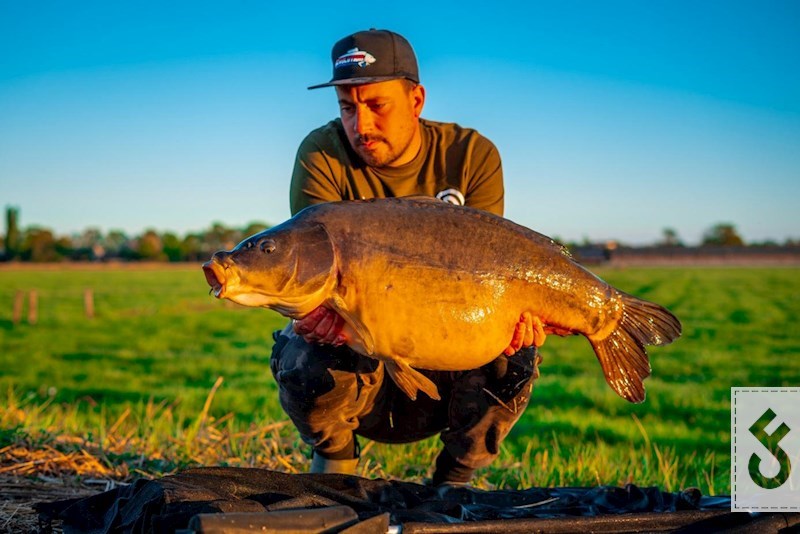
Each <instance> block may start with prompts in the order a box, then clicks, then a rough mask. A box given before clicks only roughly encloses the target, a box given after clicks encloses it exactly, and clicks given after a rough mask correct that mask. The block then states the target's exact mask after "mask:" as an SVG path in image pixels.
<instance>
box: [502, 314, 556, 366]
mask: <svg viewBox="0 0 800 534" xmlns="http://www.w3.org/2000/svg"><path fill="white" fill-rule="evenodd" d="M545 339H547V334H545V329H544V324H542V320H541V319H539V318H538V317H534V316H532V315H531V314H530V312H524V313H523V314H522V315H520V316H519V322H518V323H517V326H516V327H515V328H514V335H513V336H512V337H511V342H510V343H509V344H508V347H507V348H506V350H504V351H503V354H505V355H506V356H511V355H512V354H515V353H516V352H517V351H518V350H519V349H521V348H522V347H530V346H531V345H535V346H536V347H541V346H542V345H544V340H545Z"/></svg>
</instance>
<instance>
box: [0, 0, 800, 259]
mask: <svg viewBox="0 0 800 534" xmlns="http://www.w3.org/2000/svg"><path fill="white" fill-rule="evenodd" d="M429 4H430V5H426V4H425V3H408V2H403V3H399V2H398V3H395V4H391V5H390V6H389V7H380V5H379V4H377V3H375V4H371V3H352V4H342V3H341V2H326V3H315V2H292V3H290V2H280V3H272V2H255V1H238V2H218V3H214V2H200V1H195V2H159V3H151V2H136V3H133V2H88V1H86V2H63V1H62V2H22V1H12V0H0V203H1V204H2V205H3V206H5V205H14V206H18V207H19V208H20V209H21V218H22V221H21V222H22V224H23V226H27V225H32V224H38V225H42V226H45V227H49V228H52V229H53V230H55V231H56V232H57V233H58V234H68V233H72V232H78V231H81V230H83V229H85V228H88V227H97V228H100V229H102V230H103V231H107V230H110V229H122V230H124V231H126V232H128V233H130V234H135V233H139V232H141V231H142V230H144V229H146V228H155V229H157V230H159V231H166V230H171V231H175V232H178V233H179V234H184V233H186V232H188V231H195V230H201V229H203V228H206V227H208V225H209V224H210V223H211V222H212V221H220V222H223V223H225V224H228V225H231V226H244V225H245V224H247V223H248V222H250V221H256V220H260V221H266V222H269V223H278V222H281V221H282V220H284V219H285V218H287V217H288V216H289V209H288V185H289V178H290V174H291V169H292V164H293V161H294V155H295V151H296V148H297V146H298V144H299V143H300V141H301V140H302V138H303V137H304V136H305V134H307V133H308V132H309V131H310V130H312V129H313V128H315V127H317V126H320V125H322V124H323V123H325V122H327V121H328V120H329V119H331V118H333V117H334V116H336V113H337V106H336V102H335V98H334V94H333V90H332V89H324V90H317V91H307V90H306V87H307V86H308V85H311V84H314V83H319V82H322V81H326V80H327V79H328V78H329V77H330V65H329V60H328V57H329V53H330V47H331V45H332V44H333V42H335V41H336V40H337V39H339V38H340V37H342V36H344V35H345V34H347V33H350V32H353V31H357V30H360V29H366V28H369V27H379V28H389V29H393V30H395V31H398V32H400V33H402V34H403V35H405V36H406V37H407V38H408V39H409V40H410V41H411V43H412V45H413V46H414V48H415V50H416V52H417V55H418V57H419V63H420V71H421V77H422V83H423V84H424V85H425V86H426V89H427V95H428V98H427V103H426V107H425V111H424V113H423V116H425V117H427V118H429V119H433V120H442V121H454V122H459V123H461V124H462V125H464V126H470V127H473V128H476V129H478V130H479V131H480V132H482V133H483V134H485V135H486V136H487V137H489V138H490V139H492V141H494V143H495V144H496V145H497V147H498V149H499V150H500V153H501V156H502V158H503V164H504V170H505V177H506V216H507V217H508V218H510V219H512V220H514V221H517V222H519V223H521V224H524V225H526V226H528V227H530V228H533V229H535V230H538V231H540V232H543V233H545V234H548V235H551V236H555V237H559V238H561V239H566V240H582V239H584V238H588V239H592V240H603V239H609V238H616V239H619V240H621V241H623V242H627V243H633V244H638V243H649V242H654V241H656V240H658V239H659V238H661V236H662V233H663V229H664V228H666V227H671V228H674V229H675V230H677V232H678V235H679V236H680V237H681V238H682V239H683V240H684V241H685V242H687V243H689V244H692V243H696V242H698V241H699V240H700V238H701V236H702V234H703V232H704V231H705V230H707V229H708V228H709V227H711V226H712V225H714V224H716V223H719V222H730V223H733V224H735V225H736V227H737V229H738V230H739V232H740V233H741V234H742V235H743V236H744V238H745V239H746V240H748V241H754V240H757V241H760V240H764V239H776V240H778V241H783V240H784V239H786V238H789V237H792V238H798V237H800V209H798V203H800V2H796V1H793V0H787V1H751V2H737V1H720V2H713V1H703V2H697V1H692V2H688V1H657V0H652V1H643V0H642V1H630V2H622V1H604V2H575V1H557V2H556V1H554V2H546V3H545V2H518V3H517V2H513V3H503V2H494V3H486V2H475V3H472V2H463V1H461V2H453V3H429Z"/></svg>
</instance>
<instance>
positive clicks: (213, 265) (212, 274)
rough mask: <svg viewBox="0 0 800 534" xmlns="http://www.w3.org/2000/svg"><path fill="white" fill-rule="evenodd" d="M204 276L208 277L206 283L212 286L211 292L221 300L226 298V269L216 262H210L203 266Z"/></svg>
mask: <svg viewBox="0 0 800 534" xmlns="http://www.w3.org/2000/svg"><path fill="white" fill-rule="evenodd" d="M203 274H205V275H206V282H208V285H210V286H211V292H212V293H213V294H214V296H215V297H217V298H218V299H221V298H222V297H224V296H225V281H226V277H225V267H223V266H222V265H220V264H219V263H217V262H216V261H214V260H209V261H207V262H206V263H204V264H203Z"/></svg>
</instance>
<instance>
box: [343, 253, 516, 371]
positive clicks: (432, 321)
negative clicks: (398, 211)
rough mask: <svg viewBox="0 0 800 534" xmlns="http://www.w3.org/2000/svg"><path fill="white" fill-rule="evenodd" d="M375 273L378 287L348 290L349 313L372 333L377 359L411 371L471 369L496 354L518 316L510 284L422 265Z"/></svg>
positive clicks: (511, 330)
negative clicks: (351, 310) (398, 361)
mask: <svg viewBox="0 0 800 534" xmlns="http://www.w3.org/2000/svg"><path fill="white" fill-rule="evenodd" d="M379 272H380V273H381V276H380V281H379V282H378V283H364V284H359V285H358V289H357V290H356V291H352V290H350V289H348V294H349V296H350V298H349V299H348V300H350V302H351V303H350V304H349V306H350V307H351V309H353V311H355V312H356V313H355V315H356V316H357V317H358V318H359V319H360V321H361V322H362V324H363V325H364V326H365V327H366V329H367V330H368V331H369V332H370V333H371V334H372V336H373V340H374V353H375V354H374V356H375V357H377V358H379V359H388V360H401V361H404V362H405V363H407V364H408V365H410V366H411V367H414V368H418V369H430V370H442V371H460V370H467V369H475V368H477V367H480V366H482V365H485V364H487V363H489V362H490V361H492V360H494V359H495V358H496V357H497V356H499V355H500V354H501V353H502V352H503V350H504V349H505V348H506V347H507V346H508V344H509V342H510V341H511V337H512V335H513V332H514V328H515V325H516V323H517V321H518V320H519V316H520V314H521V313H522V311H524V310H523V303H522V301H521V300H520V298H519V294H518V292H515V291H514V289H515V288H514V287H513V286H514V285H515V284H514V282H513V281H508V280H504V279H503V278H501V277H493V276H488V275H486V276H480V275H472V274H468V273H446V272H443V271H442V270H440V269H429V268H425V267H424V266H418V267H408V266H405V267H404V268H402V269H395V270H391V269H389V270H379ZM364 279H365V278H364V277H361V278H360V280H362V281H364ZM516 289H519V288H516ZM515 293H516V294H515Z"/></svg>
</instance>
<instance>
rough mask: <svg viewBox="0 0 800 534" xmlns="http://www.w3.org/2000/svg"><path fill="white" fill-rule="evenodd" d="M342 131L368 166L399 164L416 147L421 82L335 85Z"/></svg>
mask: <svg viewBox="0 0 800 534" xmlns="http://www.w3.org/2000/svg"><path fill="white" fill-rule="evenodd" d="M336 96H337V97H338V98H339V110H340V113H341V117H342V124H343V125H344V131H345V133H346V134H347V139H348V140H349V141H350V145H351V146H352V147H353V150H355V151H356V153H358V155H359V156H361V158H362V159H363V160H364V161H365V162H366V164H367V165H369V166H371V167H399V166H400V165H404V164H406V163H408V162H410V161H411V160H412V159H414V156H416V155H417V152H418V151H419V147H420V133H419V116H420V113H421V112H422V106H423V104H424V102H425V90H424V89H423V87H422V86H421V85H416V86H412V84H410V83H408V82H406V81H404V80H389V81H386V82H379V83H370V84H364V85H344V86H338V87H336Z"/></svg>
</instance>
